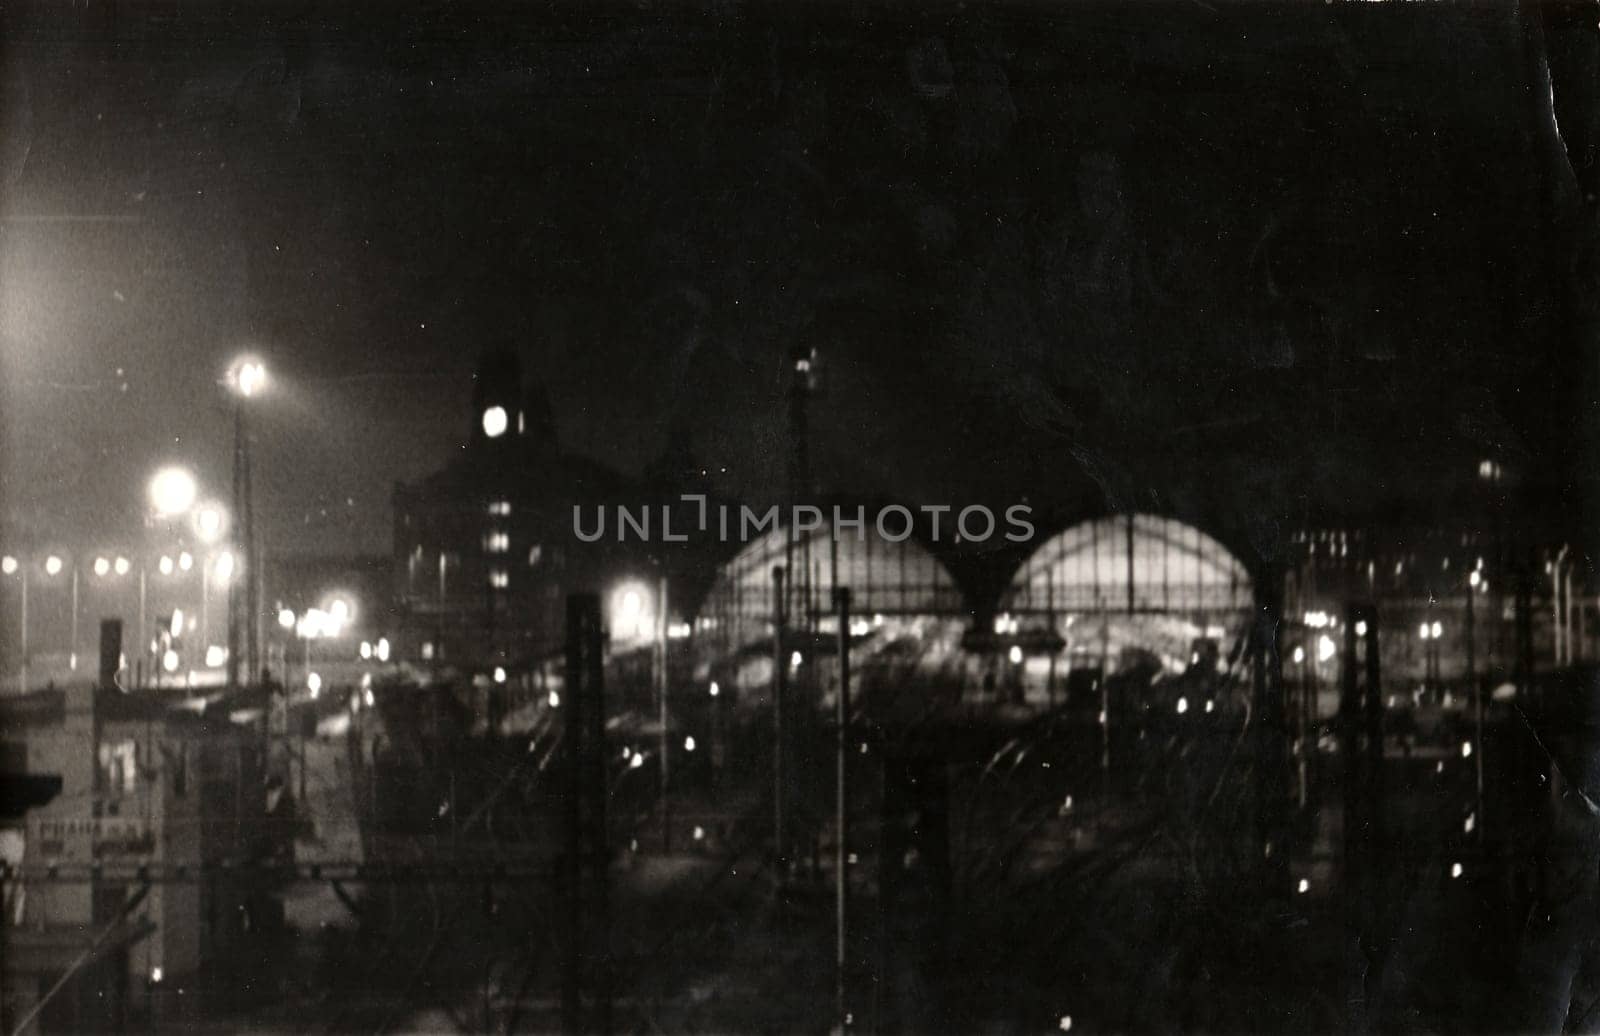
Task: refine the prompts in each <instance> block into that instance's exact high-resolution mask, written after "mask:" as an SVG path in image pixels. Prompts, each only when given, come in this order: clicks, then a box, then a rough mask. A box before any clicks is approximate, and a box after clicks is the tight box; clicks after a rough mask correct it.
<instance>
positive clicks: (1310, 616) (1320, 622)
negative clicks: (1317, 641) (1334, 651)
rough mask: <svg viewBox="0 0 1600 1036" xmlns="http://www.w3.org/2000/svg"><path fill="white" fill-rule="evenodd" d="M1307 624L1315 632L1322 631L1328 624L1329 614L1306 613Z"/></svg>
mask: <svg viewBox="0 0 1600 1036" xmlns="http://www.w3.org/2000/svg"><path fill="white" fill-rule="evenodd" d="M1305 623H1306V625H1307V626H1310V627H1311V628H1312V629H1314V630H1319V629H1322V628H1323V627H1324V626H1326V625H1327V624H1328V613H1327V612H1306V614H1305Z"/></svg>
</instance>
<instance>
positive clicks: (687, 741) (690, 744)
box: [683, 734, 694, 752]
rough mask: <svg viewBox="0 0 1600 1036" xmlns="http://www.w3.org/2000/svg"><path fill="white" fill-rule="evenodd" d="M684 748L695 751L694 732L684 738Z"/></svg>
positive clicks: (686, 750) (687, 750)
mask: <svg viewBox="0 0 1600 1036" xmlns="http://www.w3.org/2000/svg"><path fill="white" fill-rule="evenodd" d="M683 750H684V751H685V752H693V751H694V735H693V734H690V735H689V736H688V737H686V738H684V739H683Z"/></svg>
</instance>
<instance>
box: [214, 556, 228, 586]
mask: <svg viewBox="0 0 1600 1036" xmlns="http://www.w3.org/2000/svg"><path fill="white" fill-rule="evenodd" d="M211 578H212V579H215V580H216V581H217V582H219V583H224V584H225V583H227V582H228V581H229V580H230V579H232V578H233V552H232V551H228V550H225V551H223V552H222V553H221V554H218V555H217V560H216V561H213V562H212V563H211Z"/></svg>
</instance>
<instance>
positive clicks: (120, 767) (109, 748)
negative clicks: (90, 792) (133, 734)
mask: <svg viewBox="0 0 1600 1036" xmlns="http://www.w3.org/2000/svg"><path fill="white" fill-rule="evenodd" d="M99 754H100V786H101V787H102V788H104V789H105V791H106V794H108V795H131V794H133V792H134V790H135V789H136V788H137V787H138V783H139V752H138V746H136V745H135V744H134V743H133V741H132V740H131V739H129V740H125V741H117V742H114V743H112V742H107V743H102V744H101V745H100V753H99Z"/></svg>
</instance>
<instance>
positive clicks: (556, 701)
mask: <svg viewBox="0 0 1600 1036" xmlns="http://www.w3.org/2000/svg"><path fill="white" fill-rule="evenodd" d="M550 707H551V708H552V709H559V708H560V707H561V692H560V691H551V692H550Z"/></svg>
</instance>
